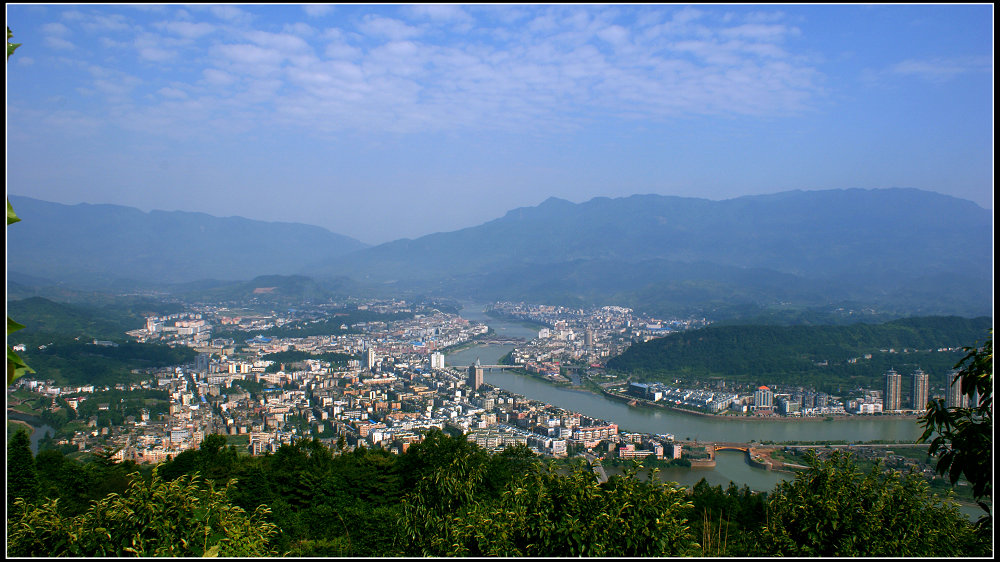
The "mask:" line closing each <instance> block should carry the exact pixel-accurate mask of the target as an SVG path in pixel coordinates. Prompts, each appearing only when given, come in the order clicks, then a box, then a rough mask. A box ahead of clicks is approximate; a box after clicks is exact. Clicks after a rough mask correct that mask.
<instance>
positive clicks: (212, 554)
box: [202, 544, 222, 558]
mask: <svg viewBox="0 0 1000 562" xmlns="http://www.w3.org/2000/svg"><path fill="white" fill-rule="evenodd" d="M221 547H222V545H220V544H217V545H215V546H213V547H212V548H210V549H208V550H206V551H205V554H203V555H202V557H203V558H216V557H218V556H219V549H220V548H221Z"/></svg>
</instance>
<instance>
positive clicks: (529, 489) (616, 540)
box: [400, 456, 697, 557]
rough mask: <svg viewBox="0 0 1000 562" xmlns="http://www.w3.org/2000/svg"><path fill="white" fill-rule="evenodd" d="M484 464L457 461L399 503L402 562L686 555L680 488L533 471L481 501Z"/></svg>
mask: <svg viewBox="0 0 1000 562" xmlns="http://www.w3.org/2000/svg"><path fill="white" fill-rule="evenodd" d="M486 471H487V465H485V464H479V463H476V462H475V461H474V460H472V459H471V458H469V457H462V456H459V457H456V458H455V459H453V460H452V462H451V463H450V464H449V465H448V466H444V467H440V468H438V469H436V470H434V471H433V473H431V474H429V475H427V476H426V477H424V478H423V479H422V480H421V481H420V482H419V483H418V485H417V487H416V489H415V491H414V492H413V493H412V494H411V495H410V496H409V497H407V498H406V499H405V500H404V501H403V515H402V517H401V519H400V527H401V529H402V533H403V539H404V544H405V548H406V550H407V552H406V553H407V554H410V555H422V556H518V557H520V556H679V555H687V554H694V553H695V552H696V551H697V544H696V543H695V541H694V539H693V537H692V536H691V534H690V532H689V529H688V525H687V520H686V519H685V518H684V516H683V511H684V510H685V509H688V508H690V503H689V502H688V501H687V494H686V492H685V491H684V489H683V488H680V487H674V486H670V485H666V484H662V483H659V481H658V480H656V479H655V478H653V479H650V481H648V482H642V481H640V480H638V479H637V478H635V474H634V473H629V474H626V475H625V476H624V477H617V476H616V477H612V478H611V480H609V481H608V482H607V483H606V484H603V485H602V484H599V483H598V482H597V479H596V477H595V476H594V474H593V472H592V471H590V470H587V469H586V468H580V469H578V470H576V471H575V472H574V473H572V474H570V475H562V474H559V473H558V472H557V471H556V468H555V465H554V464H550V465H548V466H547V467H542V466H540V465H539V464H538V463H536V464H534V465H532V467H531V469H530V470H529V472H528V473H527V474H525V475H523V476H522V477H520V478H518V479H516V480H515V481H513V482H511V483H510V484H509V485H508V486H507V487H506V488H505V489H504V490H503V492H502V493H501V494H500V496H499V497H495V496H492V495H481V494H479V493H478V492H479V490H482V489H483V484H482V481H483V477H484V475H485V474H486Z"/></svg>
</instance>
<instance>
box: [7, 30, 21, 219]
mask: <svg viewBox="0 0 1000 562" xmlns="http://www.w3.org/2000/svg"><path fill="white" fill-rule="evenodd" d="M13 36H14V33H13V32H11V30H10V28H9V27H8V28H7V58H8V59H9V58H10V56H11V55H13V54H14V51H16V50H17V48H18V47H20V46H21V44H20V43H11V42H10V38H11V37H13ZM7 206H8V208H9V207H10V203H7ZM8 217H9V215H8ZM7 224H10V219H9V218H8V221H7Z"/></svg>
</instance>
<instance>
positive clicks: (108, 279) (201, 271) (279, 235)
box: [7, 196, 366, 286]
mask: <svg viewBox="0 0 1000 562" xmlns="http://www.w3.org/2000/svg"><path fill="white" fill-rule="evenodd" d="M9 200H10V202H11V204H12V205H13V207H14V210H15V212H17V214H18V216H19V217H20V218H21V219H22V220H21V222H19V223H17V224H15V225H12V226H11V227H10V228H8V230H7V235H8V243H7V248H8V255H7V267H8V269H11V270H13V271H16V272H19V273H22V274H25V275H29V276H35V277H42V278H48V279H51V280H53V281H56V282H63V283H72V284H76V285H81V286H87V285H91V286H92V285H101V284H108V283H118V282H121V281H134V282H139V283H147V284H149V283H152V284H158V283H182V282H190V281H195V280H199V279H223V280H243V279H251V278H253V277H256V276H258V275H261V274H265V273H294V272H298V270H300V269H302V267H303V266H304V265H305V264H308V263H310V262H313V261H316V260H317V259H321V258H322V257H331V256H334V255H338V254H343V253H347V252H351V251H355V250H359V249H362V248H365V247H366V245H365V244H363V243H362V242H359V241H358V240H355V239H353V238H350V237H347V236H343V235H340V234H335V233H332V232H330V231H328V230H326V229H323V228H320V227H318V226H312V225H304V224H297V223H280V222H263V221H255V220H250V219H246V218H242V217H228V218H219V217H213V216H211V215H207V214H204V213H191V212H184V211H151V212H149V213H145V212H143V211H140V210H138V209H135V208H131V207H123V206H118V205H90V204H79V205H62V204H59V203H51V202H47V201H41V200H38V199H32V198H29V197H20V196H10V197H9Z"/></svg>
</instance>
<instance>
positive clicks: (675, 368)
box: [608, 316, 992, 391]
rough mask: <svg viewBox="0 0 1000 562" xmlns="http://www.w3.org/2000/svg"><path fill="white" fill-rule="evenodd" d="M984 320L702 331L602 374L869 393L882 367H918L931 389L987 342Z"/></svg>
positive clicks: (657, 345)
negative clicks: (859, 388)
mask: <svg viewBox="0 0 1000 562" xmlns="http://www.w3.org/2000/svg"><path fill="white" fill-rule="evenodd" d="M990 327H992V319H990V318H986V317H980V318H974V319H968V318H959V317H954V316H949V317H923V318H905V319H900V320H894V321H892V322H886V323H884V324H877V325H872V324H854V325H850V326H762V325H754V326H709V327H707V328H703V329H700V330H692V331H688V332H678V333H674V334H671V335H668V336H666V337H663V338H658V339H655V340H652V341H649V342H645V343H637V344H634V345H632V346H631V347H630V348H629V349H628V350H627V351H626V352H625V353H623V354H622V355H621V356H619V357H616V358H614V359H612V360H611V361H609V362H608V368H609V369H611V370H613V371H617V372H621V373H627V374H629V375H631V376H632V378H633V379H634V380H647V381H657V380H659V381H672V380H674V379H683V380H689V381H690V380H704V379H709V378H718V377H722V378H724V379H726V380H729V381H736V382H744V383H750V384H758V383H759V384H781V383H784V384H794V385H803V386H811V387H814V388H818V389H820V390H825V391H837V390H838V389H842V390H846V389H848V388H854V387H857V386H867V387H876V388H877V386H878V384H879V380H880V377H881V375H882V374H883V373H884V372H885V371H886V370H887V369H889V368H895V369H896V370H898V371H901V372H907V371H908V370H912V369H916V368H921V369H923V370H924V371H926V372H927V373H929V374H930V375H931V383H932V386H940V385H942V384H944V381H945V375H946V374H947V373H948V371H950V370H951V369H952V367H954V365H955V363H957V362H958V361H959V360H960V359H961V358H962V357H964V355H965V352H964V351H962V349H961V348H962V347H964V346H972V345H974V344H976V342H982V341H984V340H985V339H986V337H987V331H988V330H989V329H990Z"/></svg>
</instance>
